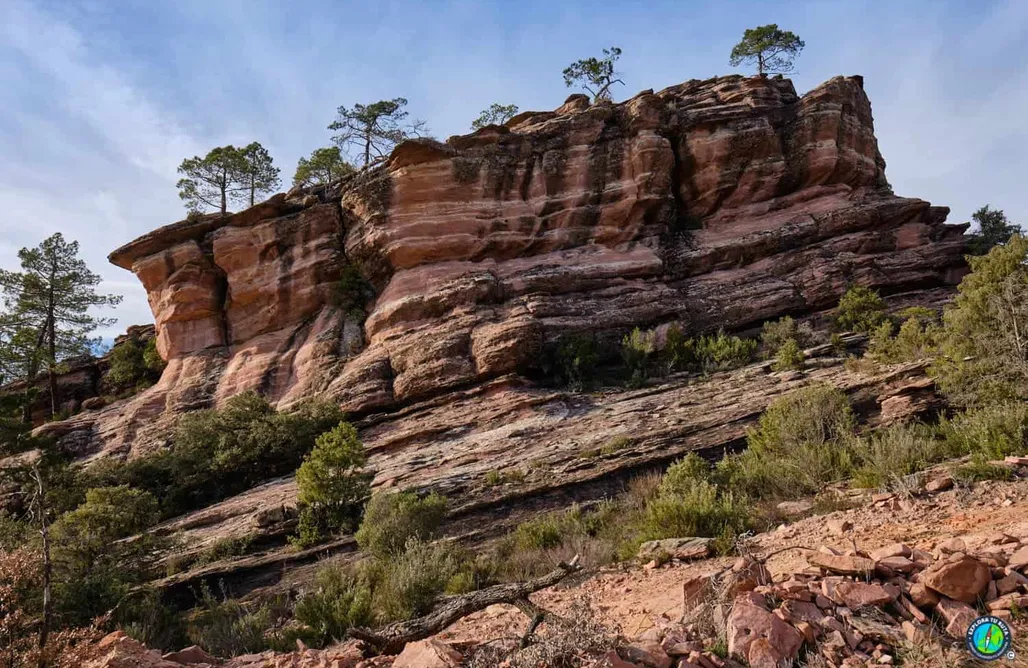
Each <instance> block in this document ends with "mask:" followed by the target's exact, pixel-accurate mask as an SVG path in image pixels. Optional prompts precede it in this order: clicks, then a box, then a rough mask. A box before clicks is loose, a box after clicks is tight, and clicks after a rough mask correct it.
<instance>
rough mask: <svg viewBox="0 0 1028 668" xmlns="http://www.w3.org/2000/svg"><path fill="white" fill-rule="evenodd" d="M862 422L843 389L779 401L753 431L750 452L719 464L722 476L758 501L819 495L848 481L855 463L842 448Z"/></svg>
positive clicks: (808, 391)
mask: <svg viewBox="0 0 1028 668" xmlns="http://www.w3.org/2000/svg"><path fill="white" fill-rule="evenodd" d="M855 425H856V420H855V418H854V416H853V410H852V409H851V408H850V405H849V400H848V399H847V398H846V395H845V394H844V393H842V392H841V391H839V390H837V389H835V388H833V387H830V386H827V385H814V386H811V387H807V388H804V389H801V390H797V391H796V392H793V393H792V394H789V395H786V396H784V397H782V398H780V399H777V400H776V401H774V402H773V403H772V404H771V405H770V406H768V408H767V410H766V411H764V414H763V415H761V416H760V420H759V422H758V424H757V427H756V428H754V429H750V430H749V431H748V432H747V437H746V440H747V444H748V445H747V449H746V450H745V451H744V452H742V453H741V454H739V455H738V456H734V457H726V458H724V459H723V460H721V462H719V463H718V466H717V469H716V472H715V474H716V477H717V478H718V479H719V480H720V481H721V482H722V483H723V484H725V485H726V486H727V487H728V488H731V489H733V490H739V491H741V492H743V493H745V494H747V495H749V496H751V497H753V498H779V497H780V498H787V497H795V496H800V495H803V494H812V493H815V492H817V491H818V490H819V489H820V488H821V487H822V486H823V485H824V484H826V483H829V482H835V481H838V480H842V479H844V478H846V477H848V476H849V475H850V474H851V473H852V471H853V462H852V459H851V456H850V453H849V451H848V449H847V448H845V447H840V443H844V442H845V441H846V440H847V439H849V438H851V437H852V435H853V430H854V427H855Z"/></svg>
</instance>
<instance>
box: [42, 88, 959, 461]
mask: <svg viewBox="0 0 1028 668" xmlns="http://www.w3.org/2000/svg"><path fill="white" fill-rule="evenodd" d="M884 167H885V163H884V161H883V160H882V158H881V156H880V154H879V151H878V147H877V142H876V140H875V137H874V131H873V123H872V117H871V107H870V103H869V102H868V99H867V97H866V96H865V94H864V91H863V84H862V80H861V79H860V78H859V77H848V78H847V77H837V78H835V79H832V80H830V81H828V82H826V83H825V84H822V85H821V86H819V87H817V88H816V89H814V90H812V91H810V92H809V93H807V94H806V95H803V96H798V95H797V94H796V92H795V90H794V88H793V86H792V83H791V82H789V81H788V80H784V79H781V78H761V77H753V78H744V77H740V76H731V77H721V78H716V79H711V80H707V81H690V82H687V83H684V84H680V85H677V86H673V87H671V88H668V89H665V90H663V91H660V92H658V93H651V92H644V93H641V94H639V95H637V96H636V97H634V98H632V99H630V100H628V101H626V102H624V103H620V104H600V105H593V106H588V105H586V104H584V103H583V101H581V100H577V101H570V102H569V103H568V104H566V105H564V106H563V107H562V108H561V109H559V110H557V111H556V112H545V113H526V114H521V115H520V116H518V117H516V118H515V119H513V120H512V121H511V122H509V123H508V124H507V126H506V127H498V126H489V127H486V128H483V129H482V130H479V131H477V132H476V133H474V134H471V135H466V136H462V137H453V138H451V139H449V140H448V141H447V142H446V143H445V144H444V143H439V142H435V141H431V140H418V141H411V142H406V143H404V144H401V145H400V146H398V147H397V148H396V150H395V151H394V152H393V154H392V156H391V158H390V160H389V161H388V162H387V163H385V164H382V165H379V166H378V167H375V168H373V169H371V170H367V171H365V172H362V173H360V174H358V175H356V176H354V177H352V178H350V179H348V180H346V181H344V182H342V183H339V184H336V185H334V186H333V187H330V188H321V189H319V190H317V191H307V192H291V193H289V194H280V195H276V196H274V197H272V198H271V199H270V200H268V201H267V202H264V203H262V204H259V205H257V206H255V207H253V208H251V209H248V210H246V211H243V212H241V213H238V214H235V215H230V216H226V217H212V216H207V217H203V218H201V219H199V220H195V221H184V222H181V223H176V224H173V225H169V226H167V227H164V228H161V229H159V230H156V231H155V232H152V233H150V234H148V235H146V236H144V237H142V238H141V239H138V240H136V241H134V242H132V243H130V244H128V245H126V246H124V247H123V248H121V249H119V250H117V251H115V252H114V253H113V254H112V256H111V260H112V261H113V262H114V263H115V264H117V265H119V266H122V267H125V268H126V269H131V270H132V271H133V272H135V273H136V275H137V276H138V277H139V278H140V280H141V281H142V282H143V284H144V286H145V287H146V290H147V293H148V295H149V300H150V305H151V307H152V309H153V311H154V315H155V319H156V323H157V332H158V341H159V349H160V351H161V353H162V354H163V355H164V356H165V357H167V358H168V361H169V365H168V369H167V371H166V372H165V374H164V377H163V378H162V380H161V382H160V383H158V384H157V386H155V387H153V388H151V389H150V390H149V391H147V392H145V393H144V394H143V395H141V396H139V397H137V398H136V399H134V400H132V401H130V402H127V403H125V402H122V403H120V404H117V405H114V406H108V407H106V408H102V409H100V410H98V411H93V412H90V413H89V414H86V415H82V416H79V417H78V418H76V419H75V420H74V421H72V422H71V423H64V424H62V425H59V426H55V427H52V428H51V431H52V432H53V433H55V434H57V435H59V436H64V437H66V438H71V437H74V438H76V439H78V440H79V441H80V442H82V443H86V444H88V445H89V446H90V447H91V449H92V450H93V451H106V452H118V453H127V452H129V451H131V452H132V453H136V452H140V451H145V450H146V449H148V448H152V447H155V446H157V445H159V444H160V441H161V438H160V434H161V432H162V431H163V430H162V429H161V427H163V426H165V425H166V423H167V422H168V421H170V420H172V419H173V418H174V416H175V415H176V414H178V413H180V412H182V411H185V410H189V409H191V408H195V407H199V406H206V405H210V404H211V403H217V402H219V401H222V400H224V399H225V398H227V397H229V396H231V395H233V394H235V393H238V392H240V391H243V390H246V389H257V390H260V391H261V392H263V393H264V394H266V395H267V396H268V397H270V398H271V399H272V400H274V401H276V402H279V403H280V404H283V405H285V404H289V403H292V402H294V401H296V400H299V399H301V398H303V397H308V396H313V395H320V396H326V397H330V398H333V399H335V400H337V401H339V402H340V403H341V405H342V406H343V407H344V408H345V409H347V410H349V411H351V412H354V413H356V414H367V413H369V412H372V411H379V410H394V409H396V408H398V407H400V406H405V405H408V404H410V403H411V402H417V401H423V400H427V399H430V398H432V397H433V396H438V395H439V394H440V393H442V392H445V391H447V390H453V389H457V388H466V387H470V386H474V385H480V384H482V383H483V382H486V381H488V380H490V379H493V378H497V377H501V376H504V375H507V374H517V375H519V376H527V377H534V376H535V375H537V374H541V373H546V372H547V371H548V369H549V367H548V365H550V364H552V362H551V358H552V356H551V353H552V351H553V350H554V349H555V348H556V347H557V346H558V345H559V343H560V342H561V341H562V340H564V339H565V338H566V337H568V336H569V335H572V334H574V333H576V332H591V333H595V334H597V335H598V336H599V338H600V339H601V341H603V340H608V341H617V340H618V338H619V337H620V335H621V334H622V333H624V332H625V331H626V330H627V329H629V328H631V327H634V326H643V327H646V326H657V325H661V324H666V323H670V322H679V323H680V324H681V325H682V326H683V328H684V329H685V330H686V331H689V332H697V331H704V330H710V329H716V328H718V327H725V328H729V329H731V328H743V327H747V326H749V325H753V324H756V323H759V322H760V321H761V320H763V319H766V318H772V317H777V316H779V315H782V314H784V313H800V312H804V311H810V310H813V309H818V308H823V307H826V306H829V305H831V304H832V303H834V301H835V300H836V299H837V297H838V296H839V294H841V293H842V292H843V291H844V290H845V288H846V287H847V286H848V285H849V284H852V283H860V284H865V285H870V286H873V287H876V288H880V289H882V290H883V291H885V292H898V291H901V290H905V289H913V288H917V289H921V288H926V287H931V286H935V285H945V284H951V283H953V282H954V281H955V280H956V279H957V278H959V276H960V275H961V272H962V271H963V260H962V257H961V254H962V250H963V245H964V241H963V239H962V236H961V234H962V231H963V229H964V228H963V227H962V226H949V225H945V224H944V220H945V216H946V213H947V210H946V209H944V208H939V207H932V206H930V205H929V204H928V203H927V202H924V201H921V200H916V199H905V198H900V197H896V196H894V195H893V194H892V192H891V190H890V188H889V187H888V183H887V181H886V179H885V173H884ZM348 265H350V266H353V267H356V268H357V269H358V270H359V271H360V273H361V274H362V275H363V276H364V277H365V278H366V279H368V280H369V281H370V282H371V283H372V284H373V286H374V288H375V291H376V293H377V297H376V298H375V299H374V300H373V301H372V303H370V304H369V305H368V315H367V318H366V320H364V321H363V322H362V321H361V318H360V317H357V314H355V313H354V312H352V309H346V308H341V307H337V306H334V305H333V304H334V303H336V302H335V300H334V294H335V291H336V289H337V288H336V283H337V280H338V279H339V278H340V276H342V275H343V274H344V270H345V268H346V267H347V266H348ZM893 403H897V402H893ZM897 408H899V407H897ZM141 424H146V425H148V427H152V428H148V429H146V430H145V433H142V432H141V431H140V429H139V426H140V425H141Z"/></svg>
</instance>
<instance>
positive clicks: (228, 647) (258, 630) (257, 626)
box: [186, 585, 287, 657]
mask: <svg viewBox="0 0 1028 668" xmlns="http://www.w3.org/2000/svg"><path fill="white" fill-rule="evenodd" d="M200 604H201V606H200V608H199V609H198V611H197V612H196V613H195V614H194V615H193V618H192V619H191V620H190V622H189V624H188V627H187V629H186V635H187V636H188V637H189V640H190V642H192V643H194V644H196V645H199V646H200V647H202V648H204V649H205V650H207V651H208V652H210V653H211V654H213V655H215V656H219V657H233V656H239V655H241V654H252V653H256V652H261V651H263V650H265V649H267V648H268V647H269V644H268V638H267V634H268V632H269V631H270V630H271V629H272V628H273V627H274V625H275V622H276V621H277V619H278V618H279V617H280V616H282V615H284V614H285V613H286V612H287V610H285V609H284V608H283V607H282V606H281V605H275V604H273V603H270V602H264V603H259V604H253V605H244V604H242V603H239V602H238V601H232V600H229V599H228V597H227V596H226V595H225V594H224V592H222V596H221V598H219V597H217V596H215V595H214V594H212V593H211V590H210V588H209V587H207V586H206V585H204V586H202V588H201V590H200Z"/></svg>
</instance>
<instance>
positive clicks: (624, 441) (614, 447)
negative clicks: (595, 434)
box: [600, 436, 632, 456]
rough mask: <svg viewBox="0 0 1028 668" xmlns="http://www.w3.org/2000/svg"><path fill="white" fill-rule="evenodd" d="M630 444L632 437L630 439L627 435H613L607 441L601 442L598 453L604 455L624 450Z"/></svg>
mask: <svg viewBox="0 0 1028 668" xmlns="http://www.w3.org/2000/svg"><path fill="white" fill-rule="evenodd" d="M630 445H632V439H630V438H629V437H627V436H615V437H614V438H612V439H610V440H609V441H607V442H606V443H604V444H603V447H602V448H600V454H601V455H604V456H609V455H613V454H614V453H616V452H620V451H621V450H624V449H625V448H627V447H629V446H630Z"/></svg>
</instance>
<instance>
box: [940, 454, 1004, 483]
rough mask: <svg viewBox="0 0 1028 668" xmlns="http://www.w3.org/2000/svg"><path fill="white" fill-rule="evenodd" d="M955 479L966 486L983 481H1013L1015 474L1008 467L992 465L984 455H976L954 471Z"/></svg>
mask: <svg viewBox="0 0 1028 668" xmlns="http://www.w3.org/2000/svg"><path fill="white" fill-rule="evenodd" d="M952 472H953V477H954V478H956V479H957V480H958V481H960V482H962V483H964V484H965V485H970V484H973V483H976V482H981V481H983V480H1012V479H1013V478H1014V472H1013V471H1012V470H1010V469H1009V468H1008V467H1006V466H999V465H997V464H992V463H990V462H989V461H988V460H987V459H986V458H985V457H983V456H982V455H980V454H979V455H975V456H974V457H972V458H971V461H970V462H968V463H967V464H963V465H961V466H957V467H955V468H954V469H953V471H952Z"/></svg>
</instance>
